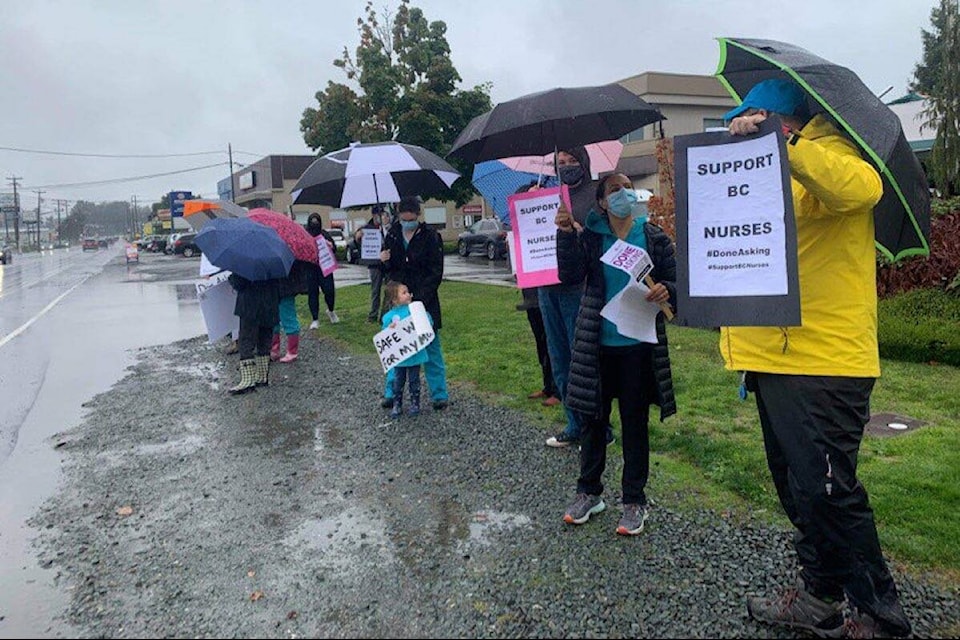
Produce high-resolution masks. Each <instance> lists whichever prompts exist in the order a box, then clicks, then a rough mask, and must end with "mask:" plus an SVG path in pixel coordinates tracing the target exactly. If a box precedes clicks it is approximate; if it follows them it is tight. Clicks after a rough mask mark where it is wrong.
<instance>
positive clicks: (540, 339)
mask: <svg viewBox="0 0 960 640" xmlns="http://www.w3.org/2000/svg"><path fill="white" fill-rule="evenodd" d="M527 321H528V322H529V323H530V330H531V331H533V339H534V340H535V341H536V343H537V361H538V362H540V373H541V374H542V375H543V393H544V394H546V396H547V397H548V398H554V397H558V396H559V394H558V393H557V384H556V382H554V380H553V369H552V368H551V367H550V352H549V351H547V331H546V329H545V328H544V326H543V314H541V313H540V309H539V307H534V308H532V309H527Z"/></svg>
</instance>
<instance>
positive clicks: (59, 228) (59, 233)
mask: <svg viewBox="0 0 960 640" xmlns="http://www.w3.org/2000/svg"><path fill="white" fill-rule="evenodd" d="M69 202H70V201H69V200H57V244H62V243H63V227H62V226H61V224H60V206H61V204H62V205H63V211H64V213H66V211H67V204H68V203H69Z"/></svg>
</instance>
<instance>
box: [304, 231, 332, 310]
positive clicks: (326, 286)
mask: <svg viewBox="0 0 960 640" xmlns="http://www.w3.org/2000/svg"><path fill="white" fill-rule="evenodd" d="M306 229H307V233H309V234H310V235H311V236H313V237H314V238H316V237H317V236H323V239H324V240H326V241H327V244H328V245H329V246H330V251H334V249H335V247H334V244H333V236H331V235H330V233H329V232H328V231H327V230H326V229H324V228H323V219H322V218H321V217H320V214H319V213H311V214H310V217H308V218H307V226H306ZM309 278H310V281H309V282H308V283H307V306H308V307H309V308H310V316H311V318H313V321H312V322H311V323H310V328H311V329H316V328H318V327H319V326H320V292H321V291H323V302H324V304H326V305H327V318H329V319H330V323H331V324H337V323H338V322H340V318H338V317H337V312H336V311H334V310H333V306H334V304H335V303H336V300H337V290H336V287H335V283H334V281H333V271H331V272H330V275H327V276H325V275H323V271H322V270H321V269H320V265H317V266H316V268H315V269H311V270H310V274H309Z"/></svg>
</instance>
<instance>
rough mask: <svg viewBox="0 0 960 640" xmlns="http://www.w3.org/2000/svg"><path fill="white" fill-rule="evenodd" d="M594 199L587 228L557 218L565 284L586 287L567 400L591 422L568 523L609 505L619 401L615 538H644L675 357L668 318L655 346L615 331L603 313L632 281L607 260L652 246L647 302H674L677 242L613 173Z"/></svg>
mask: <svg viewBox="0 0 960 640" xmlns="http://www.w3.org/2000/svg"><path fill="white" fill-rule="evenodd" d="M595 197H596V202H597V207H596V208H595V209H593V210H591V211H590V214H589V215H588V216H587V219H586V221H585V224H584V225H583V226H584V228H583V230H582V231H579V232H578V231H577V230H576V228H575V218H574V216H572V215H571V214H570V212H569V211H566V210H565V209H563V210H561V211H559V212H558V213H557V217H556V223H557V227H558V232H557V263H558V266H559V272H560V281H561V282H563V283H565V284H577V283H585V289H584V294H583V301H582V303H581V305H580V312H579V314H578V317H577V328H576V337H575V340H574V347H573V356H572V363H571V366H570V380H569V382H568V386H567V397H566V399H565V402H566V405H567V406H568V407H569V408H570V409H572V410H574V411H577V412H578V413H579V414H580V415H581V416H582V417H583V420H584V427H583V428H584V433H583V436H582V438H581V440H580V443H581V450H580V477H579V479H578V480H577V496H576V498H575V499H574V501H573V503H572V504H571V505H570V506H569V507H568V508H567V510H566V512H565V513H564V516H563V519H564V521H565V522H567V523H569V524H583V523H585V522H586V521H587V520H589V519H590V516H592V515H594V514H597V513H600V512H601V511H603V510H604V508H605V506H606V505H605V504H604V502H603V498H602V497H601V495H602V493H603V484H602V482H601V476H602V475H603V471H604V467H605V466H606V444H605V442H604V433H605V430H606V425H607V424H608V422H609V419H610V412H611V407H612V403H613V399H614V398H616V399H617V401H618V407H619V411H620V423H621V428H622V437H623V481H622V489H623V516H622V517H621V519H620V522H619V523H618V526H617V529H616V531H617V533H618V534H621V535H636V534H638V533H640V532H641V531H642V530H643V524H644V521H645V520H646V518H647V496H646V493H645V488H646V484H647V478H648V476H649V472H650V441H649V433H648V420H649V416H648V414H649V409H650V405H651V404H656V405H659V406H660V419H661V420H663V419H664V418H666V417H667V416H670V415H673V414H674V413H676V403H675V401H674V397H673V381H672V378H671V375H670V355H669V352H668V349H667V334H666V326H665V324H664V318H663V314H662V312H661V313H658V315H657V320H656V325H657V344H648V343H642V342H638V341H637V340H634V339H632V338H628V337H626V336H623V335H621V334H620V333H619V332H618V331H617V328H616V325H614V324H613V323H612V322H610V321H609V320H607V319H606V318H603V317H602V316H601V315H600V310H601V309H602V308H603V306H604V305H605V304H606V303H607V302H609V301H610V299H611V298H613V296H614V295H616V294H617V293H618V292H619V291H620V290H621V289H623V287H624V286H626V284H627V282H628V280H629V277H630V276H629V275H628V274H627V273H625V272H623V271H621V270H620V269H616V268H614V267H611V266H609V265H606V264H604V263H603V262H601V261H600V257H601V256H602V255H603V254H604V252H605V251H607V249H609V248H610V247H611V246H612V245H613V243H614V242H615V241H617V240H618V239H619V240H623V241H625V242H628V243H630V244H632V245H635V246H637V247H640V248H642V249H644V250H645V251H646V252H647V253H648V254H649V255H650V258H651V260H652V261H653V265H654V266H653V272H652V274H651V275H652V277H653V279H654V281H655V282H656V284H655V285H654V286H653V287H652V288H651V289H650V291H649V293H648V294H647V296H646V299H647V300H648V301H651V302H656V303H662V302H670V303H671V304H675V300H676V286H675V280H676V260H675V258H674V249H673V242H672V241H671V240H670V238H669V237H668V236H667V235H666V234H665V233H664V232H663V230H662V229H660V227H658V226H656V225H654V224H651V223H648V222H647V220H646V216H639V215H637V214H638V212H639V207H638V206H637V205H638V199H637V194H636V191H634V190H633V184H632V183H631V182H630V179H629V178H628V177H627V176H625V175H623V174H619V173H615V174H612V175H609V176H606V177H605V178H603V179H602V180H601V181H600V182H599V184H598V185H597V189H596V195H595Z"/></svg>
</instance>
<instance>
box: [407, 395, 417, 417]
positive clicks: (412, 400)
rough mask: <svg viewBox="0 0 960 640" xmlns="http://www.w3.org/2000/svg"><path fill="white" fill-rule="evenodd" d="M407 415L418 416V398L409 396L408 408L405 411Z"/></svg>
mask: <svg viewBox="0 0 960 640" xmlns="http://www.w3.org/2000/svg"><path fill="white" fill-rule="evenodd" d="M407 414H409V415H411V416H418V415H420V396H419V395H416V396H411V397H410V407H409V408H408V409H407Z"/></svg>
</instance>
